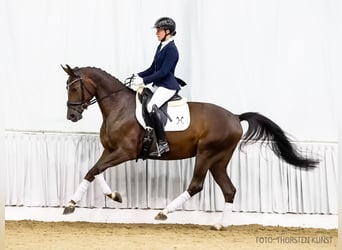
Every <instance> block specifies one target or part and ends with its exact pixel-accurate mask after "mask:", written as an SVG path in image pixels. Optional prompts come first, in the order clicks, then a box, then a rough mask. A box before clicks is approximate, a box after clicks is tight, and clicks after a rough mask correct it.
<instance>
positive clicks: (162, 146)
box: [150, 141, 170, 157]
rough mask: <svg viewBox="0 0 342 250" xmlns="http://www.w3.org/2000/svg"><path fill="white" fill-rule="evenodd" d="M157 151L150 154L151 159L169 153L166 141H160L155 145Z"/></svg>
mask: <svg viewBox="0 0 342 250" xmlns="http://www.w3.org/2000/svg"><path fill="white" fill-rule="evenodd" d="M156 146H157V150H156V151H154V152H151V153H150V156H151V157H160V156H161V155H162V154H164V153H166V152H169V151H170V148H169V144H168V143H167V142H166V141H160V142H158V143H157V144H156Z"/></svg>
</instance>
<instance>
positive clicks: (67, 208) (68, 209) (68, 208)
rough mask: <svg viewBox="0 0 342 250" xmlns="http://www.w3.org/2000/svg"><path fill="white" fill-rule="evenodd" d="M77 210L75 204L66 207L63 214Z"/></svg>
mask: <svg viewBox="0 0 342 250" xmlns="http://www.w3.org/2000/svg"><path fill="white" fill-rule="evenodd" d="M74 211H75V206H68V207H65V208H64V211H63V214H72V213H73V212H74Z"/></svg>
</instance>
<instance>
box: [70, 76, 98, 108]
mask: <svg viewBox="0 0 342 250" xmlns="http://www.w3.org/2000/svg"><path fill="white" fill-rule="evenodd" d="M77 82H80V84H81V100H80V101H79V102H70V101H67V107H68V108H71V109H73V110H75V111H76V112H78V113H80V114H81V113H82V112H83V111H84V110H85V109H87V108H88V106H90V105H92V104H94V103H96V102H97V99H96V97H95V95H94V94H93V93H91V92H90V90H89V89H88V88H87V86H86V85H85V84H84V82H83V79H82V77H80V76H79V77H78V78H76V79H75V80H73V81H72V82H70V83H68V84H67V89H69V88H70V87H71V86H72V85H74V84H75V83H77ZM84 90H85V91H86V92H88V94H90V95H91V96H93V97H92V98H91V99H90V100H88V101H87V100H85V96H84V92H85V91H84ZM77 107H80V108H81V109H79V108H77Z"/></svg>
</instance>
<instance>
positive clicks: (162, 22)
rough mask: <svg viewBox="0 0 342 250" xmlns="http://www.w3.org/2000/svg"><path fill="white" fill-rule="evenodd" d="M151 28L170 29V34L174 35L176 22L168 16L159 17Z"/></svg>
mask: <svg viewBox="0 0 342 250" xmlns="http://www.w3.org/2000/svg"><path fill="white" fill-rule="evenodd" d="M153 28H156V29H164V30H170V32H171V35H172V36H174V35H176V23H175V21H174V20H173V19H172V18H170V17H161V18H159V19H158V20H157V21H156V22H155V23H154V26H153Z"/></svg>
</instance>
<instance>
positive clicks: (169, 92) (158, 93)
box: [145, 84, 177, 113]
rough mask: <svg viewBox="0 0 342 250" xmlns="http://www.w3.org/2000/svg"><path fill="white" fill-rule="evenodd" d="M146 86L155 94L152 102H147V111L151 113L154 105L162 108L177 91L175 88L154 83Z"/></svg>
mask: <svg viewBox="0 0 342 250" xmlns="http://www.w3.org/2000/svg"><path fill="white" fill-rule="evenodd" d="M145 87H146V88H149V89H150V90H151V91H152V92H153V96H152V98H151V100H150V102H149V103H148V104H147V111H148V112H149V113H151V111H152V107H153V105H157V107H158V108H160V107H161V106H162V105H163V104H164V103H165V102H167V101H168V100H169V99H170V98H171V97H172V96H173V95H174V94H175V93H176V91H177V90H174V89H167V88H164V87H158V86H152V84H148V85H146V86H145Z"/></svg>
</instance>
